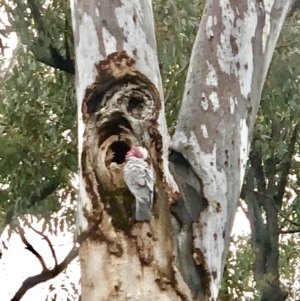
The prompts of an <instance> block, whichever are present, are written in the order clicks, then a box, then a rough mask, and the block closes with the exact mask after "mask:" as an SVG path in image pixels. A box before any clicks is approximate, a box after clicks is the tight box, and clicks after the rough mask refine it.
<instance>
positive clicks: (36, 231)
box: [26, 223, 58, 266]
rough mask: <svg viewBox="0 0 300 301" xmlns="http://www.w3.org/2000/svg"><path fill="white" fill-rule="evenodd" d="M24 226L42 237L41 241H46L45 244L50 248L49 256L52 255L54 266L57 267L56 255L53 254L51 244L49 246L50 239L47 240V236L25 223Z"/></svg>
mask: <svg viewBox="0 0 300 301" xmlns="http://www.w3.org/2000/svg"><path fill="white" fill-rule="evenodd" d="M26 225H27V226H28V227H29V228H30V229H32V230H33V231H34V232H35V233H37V234H39V235H40V236H42V237H43V239H45V240H46V242H47V244H48V246H49V248H50V251H51V254H52V256H53V259H54V263H55V266H57V264H58V262H57V257H56V253H55V250H54V248H53V246H52V244H51V241H50V239H49V238H48V236H46V235H45V234H44V233H43V232H40V231H38V230H36V229H35V228H33V227H32V226H31V225H30V224H29V223H26Z"/></svg>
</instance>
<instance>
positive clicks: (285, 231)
mask: <svg viewBox="0 0 300 301" xmlns="http://www.w3.org/2000/svg"><path fill="white" fill-rule="evenodd" d="M279 233H280V234H295V233H300V229H297V230H280V231H279Z"/></svg>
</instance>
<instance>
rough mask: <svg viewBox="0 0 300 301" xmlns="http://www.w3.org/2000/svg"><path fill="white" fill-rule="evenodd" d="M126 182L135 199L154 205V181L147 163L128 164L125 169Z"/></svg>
mask: <svg viewBox="0 0 300 301" xmlns="http://www.w3.org/2000/svg"><path fill="white" fill-rule="evenodd" d="M124 180H125V182H126V184H127V186H128V188H129V189H130V191H131V192H132V194H133V195H134V196H135V197H137V198H138V199H139V200H140V201H142V200H143V202H150V203H151V205H152V201H153V185H154V179H153V172H152V170H151V169H150V168H149V166H148V164H147V163H146V162H144V161H142V162H128V163H127V164H126V165H125V167H124Z"/></svg>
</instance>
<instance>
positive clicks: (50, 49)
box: [12, 0, 75, 74]
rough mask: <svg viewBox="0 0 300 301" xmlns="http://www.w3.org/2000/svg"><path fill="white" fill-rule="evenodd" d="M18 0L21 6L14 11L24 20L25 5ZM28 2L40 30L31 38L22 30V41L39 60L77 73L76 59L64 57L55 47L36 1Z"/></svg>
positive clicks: (71, 72) (68, 71) (29, 0)
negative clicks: (36, 35) (35, 36)
mask: <svg viewBox="0 0 300 301" xmlns="http://www.w3.org/2000/svg"><path fill="white" fill-rule="evenodd" d="M16 2H17V4H18V6H19V7H18V6H17V7H16V8H15V9H14V11H13V12H12V13H13V14H17V15H18V18H19V19H20V20H23V19H24V18H23V11H22V8H23V9H24V5H23V4H22V3H21V2H20V1H16ZM27 2H28V7H29V8H30V11H31V14H32V17H33V19H34V23H35V25H36V28H37V31H38V37H37V38H30V37H29V36H26V35H27V33H25V32H22V33H21V34H20V37H21V41H22V43H23V44H25V45H26V46H27V47H28V49H29V50H30V51H31V52H32V53H33V55H34V56H35V59H36V60H37V61H39V62H41V63H44V64H46V65H48V66H50V67H53V68H57V69H60V70H62V71H65V72H67V73H70V74H75V63H74V60H68V59H66V58H64V57H63V56H62V55H61V54H60V52H59V51H58V49H57V48H56V47H54V45H53V39H52V37H51V35H50V34H49V33H48V32H47V31H46V29H45V27H44V24H43V18H42V15H41V12H40V9H39V7H38V5H37V3H36V1H35V0H28V1H27ZM26 27H27V26H25V28H26ZM43 37H46V38H47V40H48V42H46V43H45V39H43ZM66 51H68V50H66Z"/></svg>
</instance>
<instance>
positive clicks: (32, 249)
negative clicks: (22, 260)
mask: <svg viewBox="0 0 300 301" xmlns="http://www.w3.org/2000/svg"><path fill="white" fill-rule="evenodd" d="M17 228H18V230H19V235H20V237H21V240H22V242H23V244H24V245H25V246H26V248H25V249H27V250H28V251H30V252H31V253H32V254H34V255H35V256H36V257H37V259H38V260H39V262H40V263H41V265H42V268H43V270H46V271H48V268H47V266H46V264H45V261H44V259H43V257H42V256H41V255H40V254H39V253H38V252H37V251H36V250H35V249H34V247H33V246H32V245H31V244H30V243H29V242H28V240H27V239H26V237H25V232H24V230H23V228H22V227H21V226H20V224H19V223H18V225H17Z"/></svg>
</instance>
